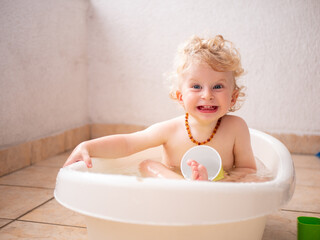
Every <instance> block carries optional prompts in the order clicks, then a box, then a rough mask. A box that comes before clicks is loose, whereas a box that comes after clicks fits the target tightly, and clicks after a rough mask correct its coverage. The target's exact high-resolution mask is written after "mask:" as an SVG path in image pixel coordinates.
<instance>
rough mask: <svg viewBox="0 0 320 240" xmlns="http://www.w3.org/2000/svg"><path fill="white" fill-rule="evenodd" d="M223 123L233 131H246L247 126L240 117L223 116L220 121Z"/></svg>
mask: <svg viewBox="0 0 320 240" xmlns="http://www.w3.org/2000/svg"><path fill="white" fill-rule="evenodd" d="M222 121H223V123H224V124H225V125H227V126H228V127H230V128H232V129H233V130H239V131H241V130H242V131H243V130H245V131H248V125H247V123H246V122H245V120H243V119H242V118H241V117H238V116H234V115H225V116H224V117H223V119H222Z"/></svg>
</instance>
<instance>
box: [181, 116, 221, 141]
mask: <svg viewBox="0 0 320 240" xmlns="http://www.w3.org/2000/svg"><path fill="white" fill-rule="evenodd" d="M188 119H189V113H186V117H185V126H186V130H187V132H188V136H189V138H190V140H191V141H192V142H193V143H195V144H197V145H204V144H206V143H208V142H210V141H211V140H212V138H213V137H214V135H215V134H216V132H217V130H218V128H219V126H220V123H221V118H219V119H218V121H217V124H216V126H215V127H214V129H213V131H212V133H211V135H210V137H209V138H208V139H207V140H206V141H204V142H198V141H197V140H195V139H194V138H193V136H192V134H191V130H190V126H189V120H188Z"/></svg>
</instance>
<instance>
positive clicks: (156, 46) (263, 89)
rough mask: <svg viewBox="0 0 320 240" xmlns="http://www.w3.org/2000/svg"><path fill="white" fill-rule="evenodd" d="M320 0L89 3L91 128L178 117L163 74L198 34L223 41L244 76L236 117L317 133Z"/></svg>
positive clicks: (278, 128) (280, 128)
mask: <svg viewBox="0 0 320 240" xmlns="http://www.w3.org/2000/svg"><path fill="white" fill-rule="evenodd" d="M319 3H320V2H319V1H315V0H314V1H313V0H306V1H303V0H297V1H277V0H271V1H237V0H233V1H230V0H229V1H212V0H200V1H199V0H198V1H195V0H185V1H170V0H162V1H148V0H136V1H131V0H119V1H99V0H91V5H92V6H91V7H92V9H91V12H90V14H89V28H88V31H89V34H88V49H89V50H88V54H89V55H88V58H89V73H88V74H89V75H88V76H89V116H90V119H91V121H92V122H94V123H131V124H140V125H150V124H152V123H155V122H158V121H161V120H165V119H168V118H171V117H173V116H176V115H179V114H181V113H182V111H181V109H180V108H179V106H177V104H176V103H174V102H173V101H171V100H170V99H169V98H168V97H167V96H168V90H167V88H166V86H165V85H164V84H163V77H162V73H163V72H166V71H170V70H171V66H172V60H173V55H174V52H175V50H176V47H177V45H178V44H179V43H180V42H182V41H184V40H185V39H187V38H188V37H190V36H191V35H192V34H199V35H202V36H203V35H205V36H206V35H209V36H210V35H211V36H212V35H215V34H222V35H223V36H225V38H227V39H229V40H231V41H233V42H234V43H235V44H236V46H237V47H238V48H239V49H240V52H241V54H242V59H243V65H244V67H245V69H246V70H247V74H246V75H245V76H244V77H243V81H244V82H245V85H246V86H247V89H248V90H247V100H246V102H245V104H244V106H243V107H242V109H241V110H240V111H238V112H237V114H238V115H241V116H242V117H244V118H245V119H246V120H247V122H248V125H249V126H250V127H252V128H257V129H260V130H264V131H269V132H277V133H296V134H320V114H319V109H320V104H319V100H318V99H319V98H318V96H319V92H320V84H319V80H320V68H319V61H320V43H319V39H320V30H319V27H318V25H319V23H320V14H319V12H320V4H319Z"/></svg>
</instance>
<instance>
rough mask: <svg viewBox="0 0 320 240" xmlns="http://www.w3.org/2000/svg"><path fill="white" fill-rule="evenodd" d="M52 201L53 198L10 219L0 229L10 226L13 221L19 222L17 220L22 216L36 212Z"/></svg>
mask: <svg viewBox="0 0 320 240" xmlns="http://www.w3.org/2000/svg"><path fill="white" fill-rule="evenodd" d="M53 199H54V197H51V198H50V199H48V200H46V201H45V202H43V203H41V204H39V205H38V206H36V207H34V208H32V209H30V210H29V211H27V212H25V213H24V214H22V215H20V216H18V217H16V218H15V219H11V220H12V221H10V222H8V223H7V224H5V225H3V226H2V227H0V229H2V228H4V227H6V226H8V225H9V224H11V223H13V222H15V221H20V220H19V218H22V217H23V216H25V215H27V214H28V213H30V212H32V211H33V210H36V209H37V208H39V207H41V206H43V205H44V204H46V203H48V202H49V201H51V200H53Z"/></svg>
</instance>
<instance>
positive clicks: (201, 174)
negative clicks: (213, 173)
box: [187, 159, 208, 181]
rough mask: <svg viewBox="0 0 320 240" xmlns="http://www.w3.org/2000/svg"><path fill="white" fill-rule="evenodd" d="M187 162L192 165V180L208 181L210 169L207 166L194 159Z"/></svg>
mask: <svg viewBox="0 0 320 240" xmlns="http://www.w3.org/2000/svg"><path fill="white" fill-rule="evenodd" d="M187 164H188V165H189V166H190V167H191V171H192V180H200V181H208V171H207V169H206V167H205V166H203V165H201V164H199V163H198V162H197V161H195V160H192V159H189V160H188V161H187Z"/></svg>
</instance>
